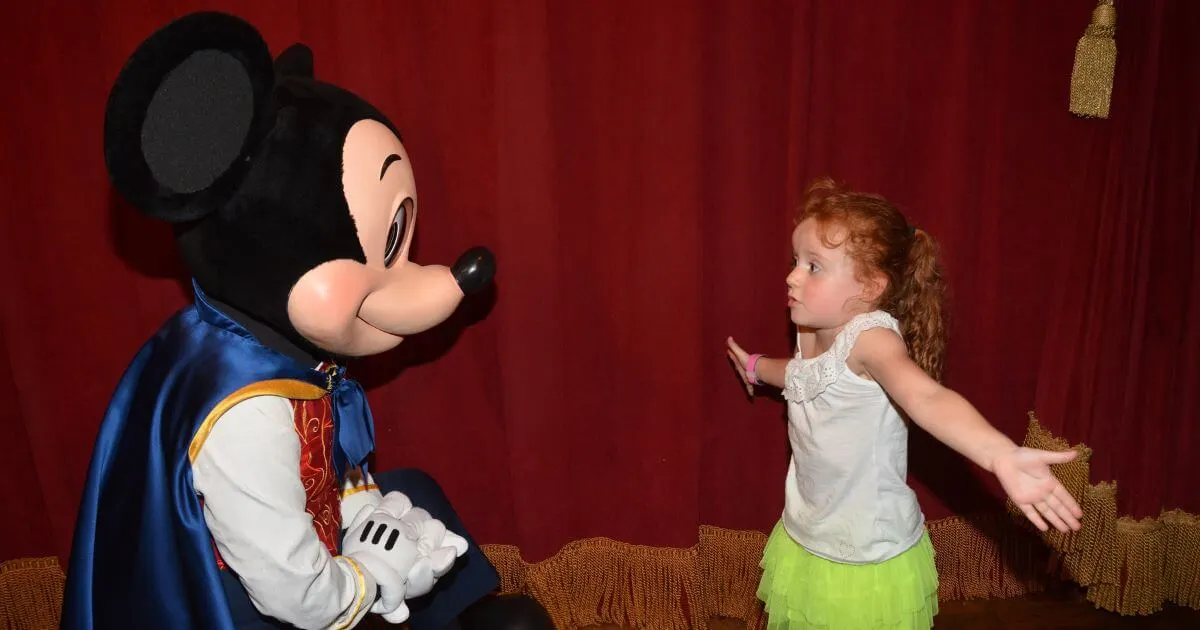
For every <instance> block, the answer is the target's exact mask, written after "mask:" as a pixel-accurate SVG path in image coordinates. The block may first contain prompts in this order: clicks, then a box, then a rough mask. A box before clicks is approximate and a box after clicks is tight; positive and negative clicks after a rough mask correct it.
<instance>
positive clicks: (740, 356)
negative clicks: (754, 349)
mask: <svg viewBox="0 0 1200 630" xmlns="http://www.w3.org/2000/svg"><path fill="white" fill-rule="evenodd" d="M725 345H726V346H727V348H726V350H725V354H726V355H727V356H728V357H729V360H730V361H732V362H733V367H735V368H737V373H738V376H740V377H742V384H743V385H745V386H746V395H748V396H754V383H751V382H750V378H749V377H747V376H746V362H747V361H749V360H750V355H749V354H747V353H746V351H745V350H742V347H741V346H739V345H737V342H736V341H734V340H733V337H728V338H726V339H725Z"/></svg>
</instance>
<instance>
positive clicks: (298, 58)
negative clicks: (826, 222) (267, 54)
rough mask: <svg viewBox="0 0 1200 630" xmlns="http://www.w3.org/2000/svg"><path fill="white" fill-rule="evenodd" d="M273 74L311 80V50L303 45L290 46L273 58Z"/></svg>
mask: <svg viewBox="0 0 1200 630" xmlns="http://www.w3.org/2000/svg"><path fill="white" fill-rule="evenodd" d="M275 73H276V74H278V75H279V76H281V77H300V78H302V79H311V78H313V53H312V49H311V48H309V47H308V46H305V45H304V44H292V45H291V46H288V48H287V50H285V51H283V52H281V53H279V56H278V57H276V58H275Z"/></svg>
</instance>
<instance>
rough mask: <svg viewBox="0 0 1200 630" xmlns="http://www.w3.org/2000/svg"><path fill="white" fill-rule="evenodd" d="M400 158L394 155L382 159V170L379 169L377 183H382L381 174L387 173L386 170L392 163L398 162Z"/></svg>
mask: <svg viewBox="0 0 1200 630" xmlns="http://www.w3.org/2000/svg"><path fill="white" fill-rule="evenodd" d="M399 161H400V156H399V155H396V154H395V153H393V154H391V155H389V156H387V157H386V158H384V159H383V168H381V169H379V181H383V174H384V173H387V169H388V167H389V166H391V165H392V162H399Z"/></svg>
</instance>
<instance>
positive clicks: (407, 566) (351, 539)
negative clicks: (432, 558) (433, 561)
mask: <svg viewBox="0 0 1200 630" xmlns="http://www.w3.org/2000/svg"><path fill="white" fill-rule="evenodd" d="M409 527H410V525H409V524H408V523H403V522H401V521H399V520H398V519H395V518H392V516H391V515H389V514H388V513H386V512H384V511H382V510H378V509H377V508H376V507H375V506H371V505H367V506H363V508H362V509H361V510H359V512H358V514H357V515H356V516H355V517H354V521H353V522H352V523H351V524H350V530H349V531H348V532H346V537H345V538H343V539H342V555H343V556H346V557H349V558H352V559H354V560H356V561H358V562H359V563H360V564H361V565H362V566H363V568H365V569H366V570H367V571H368V572H369V573H370V574H371V576H372V577H374V578H375V583H376V584H377V585H378V586H379V599H378V600H376V601H375V602H374V604H373V605H372V606H371V612H374V613H380V614H382V615H383V617H384V619H386V620H387V621H388V622H390V623H403V622H404V621H405V620H407V619H408V614H409V611H408V605H407V604H405V603H404V600H405V598H406V597H407V596H408V578H407V576H408V574H409V572H410V571H412V569H413V566H414V565H415V564H416V563H417V559H418V558H419V556H420V554H421V552H420V550H419V549H418V548H417V544H416V541H415V540H412V539H410V538H409V537H408V534H407V533H406V530H407V529H408V528H409Z"/></svg>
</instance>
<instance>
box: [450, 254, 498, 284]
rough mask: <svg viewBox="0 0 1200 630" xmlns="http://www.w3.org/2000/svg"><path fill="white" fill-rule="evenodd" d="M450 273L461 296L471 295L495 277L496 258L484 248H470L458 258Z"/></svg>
mask: <svg viewBox="0 0 1200 630" xmlns="http://www.w3.org/2000/svg"><path fill="white" fill-rule="evenodd" d="M450 271H451V272H452V273H453V274H454V279H455V281H457V282H458V287H459V288H460V289H462V292H463V295H471V294H472V293H474V292H476V291H478V290H480V289H482V288H483V287H485V286H487V283H489V282H491V281H492V276H494V275H496V257H495V256H493V255H492V252H490V251H488V249H487V248H486V247H472V248H471V249H469V250H467V253H465V254H463V255H462V256H459V257H458V261H457V262H455V263H454V266H453V267H451V268H450Z"/></svg>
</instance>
